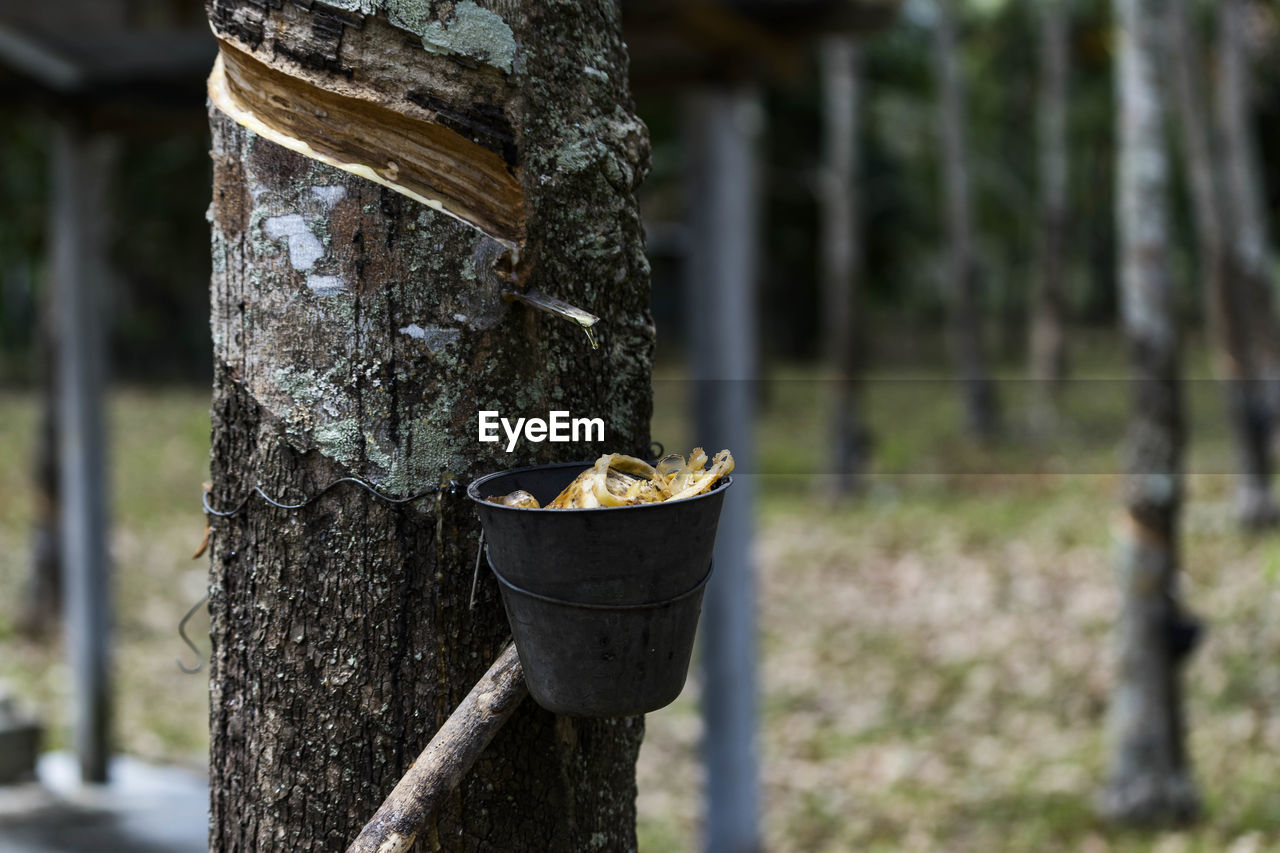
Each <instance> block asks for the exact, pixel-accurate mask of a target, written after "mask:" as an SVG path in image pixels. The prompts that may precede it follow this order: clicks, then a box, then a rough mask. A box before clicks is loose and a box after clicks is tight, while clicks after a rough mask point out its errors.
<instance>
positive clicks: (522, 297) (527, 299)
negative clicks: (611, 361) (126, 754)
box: [502, 290, 600, 349]
mask: <svg viewBox="0 0 1280 853" xmlns="http://www.w3.org/2000/svg"><path fill="white" fill-rule="evenodd" d="M502 301H503V302H523V303H524V304H525V305H530V306H532V307H534V308H537V309H538V310H539V311H546V312H547V313H548V314H554V315H555V316H557V317H559V318H560V319H562V320H568V321H570V322H571V323H576V324H577V325H578V326H580V327H581V328H582V331H583V332H584V333H585V334H586V336H587V340H588V341H590V342H591V348H592V349H599V348H600V344H599V342H598V341H597V340H596V333H595V325H596V323H599V322H600V318H599V317H597V316H596V315H595V314H590V313H588V312H586V311H583V310H582V309H581V308H576V307H574V306H573V305H570V304H569V303H568V302H565V301H564V300H563V299H557V298H555V297H554V296H548V295H546V294H545V293H539V292H538V291H536V290H530V291H525V292H521V291H517V290H504V291H502Z"/></svg>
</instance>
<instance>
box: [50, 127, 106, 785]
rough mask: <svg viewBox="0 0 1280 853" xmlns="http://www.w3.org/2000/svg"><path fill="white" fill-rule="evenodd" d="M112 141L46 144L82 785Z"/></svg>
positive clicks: (95, 755) (100, 732)
mask: <svg viewBox="0 0 1280 853" xmlns="http://www.w3.org/2000/svg"><path fill="white" fill-rule="evenodd" d="M110 159H111V158H110V142H109V141H108V140H106V139H105V138H103V137H101V136H93V135H90V134H89V133H88V132H86V131H85V130H84V129H83V128H81V127H79V126H77V124H76V123H75V121H74V119H72V118H69V117H67V118H63V119H61V120H60V121H59V122H58V124H57V126H56V129H55V139H54V148H53V203H52V205H51V209H52V216H51V218H50V233H49V247H50V265H51V272H52V278H53V288H54V296H55V299H54V308H53V310H54V312H55V314H56V320H55V322H56V330H57V343H56V346H57V353H58V354H57V365H56V370H57V375H58V382H57V386H58V390H57V393H58V411H59V416H60V417H59V420H60V427H61V433H60V435H59V437H58V452H59V454H60V456H61V467H60V474H59V476H60V485H61V490H62V505H61V521H62V530H61V536H62V554H63V590H64V595H65V605H64V606H65V608H66V611H65V618H64V622H65V625H66V641H67V654H68V658H69V663H70V666H71V673H72V678H73V679H74V689H73V701H74V710H75V713H74V724H73V725H74V732H73V743H74V745H75V750H76V753H77V755H78V757H79V760H80V774H81V778H82V780H83V781H85V782H105V781H106V780H107V757H108V746H107V730H108V717H109V714H108V705H109V696H108V694H109V690H108V683H107V673H108V658H109V651H108V644H109V634H110V629H109V621H110V616H109V614H110V600H109V598H110V597H109V584H108V579H107V536H106V480H105V450H104V438H103V417H102V384H103V372H104V371H103V361H104V358H105V353H104V350H105V346H104V340H103V339H104V332H103V325H104V324H103V322H102V317H101V312H100V310H99V309H98V304H97V303H98V299H99V296H100V290H101V288H100V287H98V286H97V285H98V284H99V283H100V282H101V281H102V266H103V264H104V263H105V259H104V255H105V252H104V251H103V239H102V238H103V229H104V228H105V220H106V218H107V217H106V215H105V201H106V199H105V194H106V180H107V175H106V172H107V171H108V167H109V165H110Z"/></svg>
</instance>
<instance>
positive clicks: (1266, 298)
mask: <svg viewBox="0 0 1280 853" xmlns="http://www.w3.org/2000/svg"><path fill="white" fill-rule="evenodd" d="M1217 10H1218V91H1217V95H1218V97H1217V106H1218V132H1219V134H1220V136H1221V139H1222V164H1223V169H1224V171H1225V178H1224V181H1223V185H1224V196H1225V208H1226V213H1227V214H1229V215H1230V217H1231V222H1232V229H1231V231H1230V232H1228V233H1229V234H1230V235H1231V250H1232V251H1233V253H1234V255H1235V258H1234V259H1233V261H1232V262H1233V263H1235V264H1237V265H1238V266H1239V268H1240V269H1239V274H1240V275H1241V276H1242V277H1243V279H1244V287H1245V288H1246V293H1247V294H1248V296H1247V300H1248V306H1249V313H1248V316H1249V317H1250V318H1251V319H1252V322H1253V327H1254V329H1253V336H1252V340H1253V345H1254V347H1255V349H1256V350H1257V354H1256V358H1257V363H1258V365H1259V367H1260V373H1261V375H1262V377H1265V386H1266V389H1265V394H1266V398H1267V407H1268V409H1269V411H1270V415H1271V419H1272V421H1273V428H1274V424H1275V423H1280V323H1277V315H1276V308H1275V298H1274V296H1273V291H1274V289H1275V276H1274V273H1273V271H1272V266H1271V247H1270V245H1269V240H1268V238H1267V216H1266V208H1265V206H1264V204H1263V200H1262V197H1261V193H1262V177H1261V175H1262V173H1261V170H1260V169H1259V168H1258V152H1257V146H1256V143H1255V141H1254V137H1253V122H1252V109H1251V108H1252V96H1251V91H1250V90H1251V87H1250V85H1249V62H1248V55H1247V54H1248V50H1247V44H1246V39H1247V28H1246V23H1245V18H1246V15H1247V12H1248V5H1247V4H1246V3H1245V2H1244V0H1218V4H1217Z"/></svg>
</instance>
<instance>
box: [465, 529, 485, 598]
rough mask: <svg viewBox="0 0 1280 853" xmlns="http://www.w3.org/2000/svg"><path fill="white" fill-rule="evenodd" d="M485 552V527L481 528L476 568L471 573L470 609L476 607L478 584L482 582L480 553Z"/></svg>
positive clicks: (477, 546)
mask: <svg viewBox="0 0 1280 853" xmlns="http://www.w3.org/2000/svg"><path fill="white" fill-rule="evenodd" d="M483 553H484V528H483V527H482V528H480V543H479V544H478V545H476V570H475V571H474V572H472V574H471V603H470V604H469V605H467V609H468V610H475V609H476V586H477V585H478V584H479V583H480V555H481V554H483Z"/></svg>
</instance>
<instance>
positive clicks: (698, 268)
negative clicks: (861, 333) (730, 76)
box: [684, 86, 763, 853]
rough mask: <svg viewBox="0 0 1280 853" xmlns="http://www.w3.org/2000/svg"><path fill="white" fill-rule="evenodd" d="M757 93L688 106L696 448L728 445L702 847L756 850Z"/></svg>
mask: <svg viewBox="0 0 1280 853" xmlns="http://www.w3.org/2000/svg"><path fill="white" fill-rule="evenodd" d="M762 116H763V113H762V110H761V106H760V98H759V95H758V94H757V93H756V91H755V90H754V88H752V87H746V86H744V87H740V88H724V89H711V90H702V91H698V92H695V93H693V94H691V95H689V96H688V97H687V100H686V103H685V121H684V124H685V129H686V132H687V134H688V140H687V142H688V145H687V149H686V150H687V151H688V155H689V157H690V163H689V165H690V170H689V175H688V178H687V185H688V188H689V191H690V198H689V213H690V218H691V228H690V236H691V240H690V251H689V256H688V257H689V262H688V273H689V280H688V283H687V287H686V290H687V293H688V300H689V302H688V310H687V321H688V323H689V333H688V335H687V337H688V340H689V345H690V351H689V358H690V366H691V374H692V376H693V378H694V380H695V382H694V385H693V388H694V392H695V394H694V412H695V419H696V428H697V433H696V434H697V440H698V441H699V442H701V443H702V444H703V446H704V447H705V448H706V450H707V452H708V454H712V453H715V452H716V451H717V450H720V449H721V448H726V447H727V448H729V449H730V450H731V451H732V452H733V456H734V460H735V462H736V470H735V473H734V487H733V488H732V489H730V490H729V493H728V494H727V495H726V497H725V503H724V510H723V512H722V513H721V516H720V528H719V533H718V535H717V540H716V550H715V567H716V571H715V575H713V577H712V579H711V583H710V584H709V585H708V587H707V593H706V597H705V598H704V600H703V605H702V625H701V656H702V664H703V674H704V688H703V697H702V714H703V720H704V728H705V734H704V740H703V749H704V760H705V761H706V768H707V820H706V827H707V829H706V832H707V836H706V850H707V851H708V853H752V851H758V850H759V849H760V829H759V817H760V788H759V758H758V747H757V742H756V717H757V712H756V704H757V699H756V693H757V687H756V612H755V610H756V582H755V569H754V566H753V565H752V561H751V551H752V547H751V545H752V530H753V520H752V508H753V506H754V494H753V493H754V489H755V482H754V481H755V477H754V475H753V473H754V470H755V459H754V456H755V453H754V441H755V437H754V429H753V420H754V398H755V388H754V380H755V378H756V349H755V347H756V337H757V336H756V308H755V291H756V275H757V269H758V258H757V255H758V246H759V242H760V187H759V184H760V180H759V174H758V172H759V167H758V162H757V157H756V143H757V140H758V137H759V135H760V130H761V126H762V123H763V118H762Z"/></svg>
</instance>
